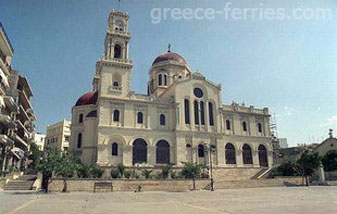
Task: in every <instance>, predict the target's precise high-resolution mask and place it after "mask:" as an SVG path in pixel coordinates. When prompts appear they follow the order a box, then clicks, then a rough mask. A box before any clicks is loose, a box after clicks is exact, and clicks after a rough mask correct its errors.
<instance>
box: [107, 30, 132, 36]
mask: <svg viewBox="0 0 337 214" xmlns="http://www.w3.org/2000/svg"><path fill="white" fill-rule="evenodd" d="M108 33H109V34H117V35H119V36H121V37H125V38H131V33H129V32H125V31H121V30H116V29H113V30H108Z"/></svg>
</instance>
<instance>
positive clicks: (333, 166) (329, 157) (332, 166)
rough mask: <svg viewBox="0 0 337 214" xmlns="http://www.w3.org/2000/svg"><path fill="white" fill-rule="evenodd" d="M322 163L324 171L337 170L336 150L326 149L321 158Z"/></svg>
mask: <svg viewBox="0 0 337 214" xmlns="http://www.w3.org/2000/svg"><path fill="white" fill-rule="evenodd" d="M322 164H323V166H324V170H325V171H328V172H330V171H335V170H337V150H331V151H328V152H327V153H326V154H325V155H324V156H323V158H322Z"/></svg>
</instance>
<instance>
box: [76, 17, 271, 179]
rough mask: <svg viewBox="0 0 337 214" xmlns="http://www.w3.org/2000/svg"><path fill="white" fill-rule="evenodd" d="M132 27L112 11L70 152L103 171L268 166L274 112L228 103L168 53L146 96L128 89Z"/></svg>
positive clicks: (158, 61) (80, 102)
mask: <svg viewBox="0 0 337 214" xmlns="http://www.w3.org/2000/svg"><path fill="white" fill-rule="evenodd" d="M128 21H129V15H128V14H127V13H122V12H119V11H113V12H111V13H110V16H109V19H108V30H107V33H106V39H105V52H104V56H103V57H102V58H101V59H100V60H99V61H98V62H97V63H96V73H95V75H94V78H93V91H92V92H88V93H86V94H84V95H83V96H82V97H80V98H79V99H78V101H77V103H76V105H75V106H74V107H73V108H72V126H71V133H72V135H71V138H70V150H71V152H72V153H73V154H75V155H77V156H79V157H80V158H81V160H82V161H83V162H86V163H97V164H98V165H100V166H104V167H113V166H116V165H117V164H119V163H123V164H124V165H126V166H129V167H131V166H134V165H135V164H140V165H141V166H144V167H158V166H163V165H165V164H168V163H170V164H173V165H175V167H181V166H182V165H183V162H195V163H200V164H206V165H209V164H210V163H211V161H212V163H213V165H214V167H215V168H218V169H225V168H236V169H239V168H241V169H248V168H257V169H258V168H260V167H270V166H271V165H272V146H271V132H270V119H269V118H270V115H269V111H268V108H263V109H257V108H255V107H254V106H249V107H246V106H243V105H239V104H237V103H234V102H233V103H232V104H230V105H226V104H223V103H222V95H221V91H222V87H221V85H220V84H215V83H213V82H212V81H210V80H208V79H206V78H205V77H204V76H203V75H202V74H201V73H200V72H198V71H197V72H194V73H193V72H191V70H190V68H189V66H188V64H187V62H186V61H185V60H184V59H183V58H182V57H181V56H180V55H178V54H176V53H173V52H171V51H170V49H169V50H168V52H167V53H164V54H161V55H159V56H158V57H157V58H156V59H155V60H154V62H153V64H152V66H151V68H150V71H149V81H148V93H147V94H138V93H135V92H133V91H131V90H130V88H131V85H130V79H131V71H132V67H133V62H132V61H131V60H130V59H129V57H128V53H129V51H128V50H129V41H130V39H131V35H130V33H129V32H128ZM211 156H212V158H210V157H211ZM250 176H251V175H250ZM246 177H247V176H246ZM248 177H249V176H248Z"/></svg>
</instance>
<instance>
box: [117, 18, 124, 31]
mask: <svg viewBox="0 0 337 214" xmlns="http://www.w3.org/2000/svg"><path fill="white" fill-rule="evenodd" d="M116 26H117V28H118V30H123V22H122V21H120V20H117V21H116Z"/></svg>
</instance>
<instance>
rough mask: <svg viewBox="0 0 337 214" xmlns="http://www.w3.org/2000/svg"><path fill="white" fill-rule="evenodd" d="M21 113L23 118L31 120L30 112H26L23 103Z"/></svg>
mask: <svg viewBox="0 0 337 214" xmlns="http://www.w3.org/2000/svg"><path fill="white" fill-rule="evenodd" d="M20 115H21V116H22V118H23V120H29V121H30V117H29V116H28V114H27V113H26V110H25V109H24V108H23V107H22V105H20Z"/></svg>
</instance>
